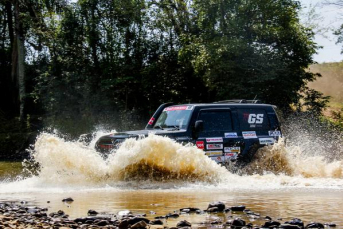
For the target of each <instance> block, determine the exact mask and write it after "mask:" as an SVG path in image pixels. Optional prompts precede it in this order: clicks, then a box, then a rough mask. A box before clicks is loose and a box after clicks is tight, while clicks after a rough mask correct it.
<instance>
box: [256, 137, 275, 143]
mask: <svg viewBox="0 0 343 229" xmlns="http://www.w3.org/2000/svg"><path fill="white" fill-rule="evenodd" d="M259 141H260V144H261V145H268V144H274V142H275V140H274V138H259Z"/></svg>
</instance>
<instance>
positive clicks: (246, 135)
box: [242, 131, 257, 139]
mask: <svg viewBox="0 0 343 229" xmlns="http://www.w3.org/2000/svg"><path fill="white" fill-rule="evenodd" d="M242 135H243V138H244V139H249V138H257V136H256V132H255V131H243V132H242Z"/></svg>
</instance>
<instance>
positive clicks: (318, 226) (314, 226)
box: [305, 222, 324, 228]
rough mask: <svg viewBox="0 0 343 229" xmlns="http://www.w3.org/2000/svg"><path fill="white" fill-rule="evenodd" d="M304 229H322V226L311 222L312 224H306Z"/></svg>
mask: <svg viewBox="0 0 343 229" xmlns="http://www.w3.org/2000/svg"><path fill="white" fill-rule="evenodd" d="M305 228H324V225H323V224H321V223H316V222H313V223H309V224H307V225H306V227H305Z"/></svg>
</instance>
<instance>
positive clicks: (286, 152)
mask: <svg viewBox="0 0 343 229" xmlns="http://www.w3.org/2000/svg"><path fill="white" fill-rule="evenodd" d="M245 172H246V173H248V174H254V173H258V174H263V173H266V172H272V173H274V174H286V175H288V176H293V177H294V176H302V177H305V178H310V177H312V178H341V179H342V178H343V161H339V160H333V161H330V160H327V159H326V158H325V157H324V156H310V155H308V154H303V151H302V150H301V148H300V147H299V146H289V147H286V146H285V142H284V140H283V139H282V140H281V141H279V142H278V143H277V144H275V145H273V146H266V147H263V148H261V149H260V150H258V152H257V153H256V155H255V160H254V161H253V162H252V163H250V164H249V165H248V166H247V168H245Z"/></svg>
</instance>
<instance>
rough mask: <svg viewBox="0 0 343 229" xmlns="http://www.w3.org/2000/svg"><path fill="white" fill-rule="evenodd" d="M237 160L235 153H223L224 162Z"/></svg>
mask: <svg viewBox="0 0 343 229" xmlns="http://www.w3.org/2000/svg"><path fill="white" fill-rule="evenodd" d="M233 159H237V153H225V161H230V160H233Z"/></svg>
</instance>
